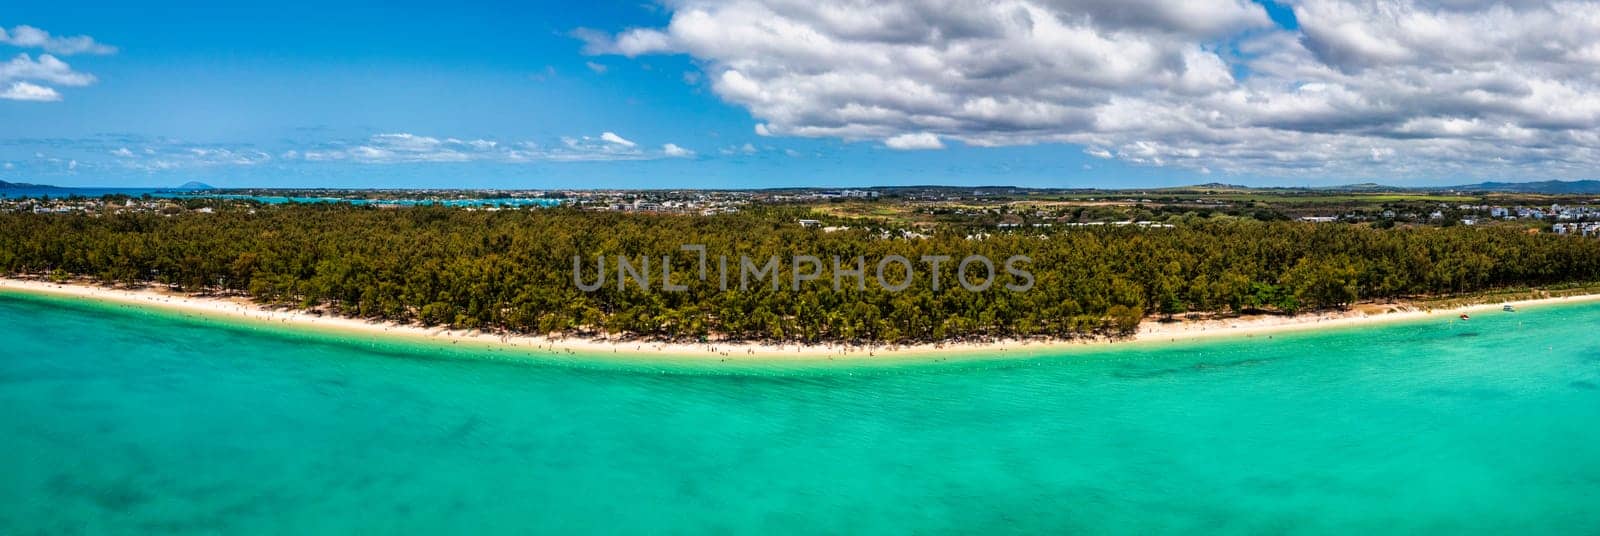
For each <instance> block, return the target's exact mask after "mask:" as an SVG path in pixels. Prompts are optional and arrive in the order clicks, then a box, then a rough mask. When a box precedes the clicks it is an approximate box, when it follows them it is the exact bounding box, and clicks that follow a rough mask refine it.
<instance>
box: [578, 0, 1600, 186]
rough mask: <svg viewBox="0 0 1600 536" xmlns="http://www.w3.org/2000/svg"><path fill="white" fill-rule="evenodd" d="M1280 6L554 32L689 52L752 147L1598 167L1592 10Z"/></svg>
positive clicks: (1293, 163)
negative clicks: (1045, 148) (800, 143)
mask: <svg viewBox="0 0 1600 536" xmlns="http://www.w3.org/2000/svg"><path fill="white" fill-rule="evenodd" d="M1289 4H1290V7H1291V8H1292V10H1293V14H1294V16H1295V18H1296V20H1297V21H1298V24H1299V28H1298V29H1295V30H1287V29H1283V28H1281V27H1278V26H1276V25H1274V24H1273V23H1272V22H1271V20H1270V19H1269V17H1268V16H1267V14H1266V11H1265V10H1264V8H1262V7H1261V6H1260V5H1258V4H1255V3H1253V2H1249V1H1246V0H997V1H976V0H972V1H967V0H894V1H883V2H865V3H864V2H859V1H855V0H810V1H806V2H797V1H794V0H678V1H674V2H669V3H668V4H667V6H668V9H670V11H671V19H670V21H669V22H668V23H666V25H665V26H662V27H643V28H629V29H624V30H622V31H620V32H618V33H615V34H604V33H600V32H594V31H584V32H577V33H575V34H574V35H577V36H578V37H579V38H582V39H583V40H584V41H585V43H586V46H585V51H586V52H588V53H590V54H616V55H623V56H629V57H633V56H640V55H646V54H686V55H689V56H691V57H693V58H694V59H695V60H696V61H697V65H698V66H699V67H700V69H701V71H702V72H704V73H705V80H706V82H707V83H708V85H709V86H710V87H711V89H712V90H713V91H714V92H715V93H716V94H717V95H718V96H719V97H720V98H722V99H723V100H725V101H728V102H730V103H733V104H735V105H738V106H741V107H743V108H745V109H747V110H749V111H750V113H751V115H752V116H754V117H755V119H756V120H757V123H756V125H755V128H756V132H757V133H758V134H760V135H763V136H769V135H770V136H799V137H818V138H838V139H843V140H849V141H865V140H883V143H884V144H885V145H886V146H889V147H891V148H897V149H910V148H936V146H937V145H942V143H940V140H943V139H952V140H957V141H961V142H962V143H965V144H968V145H975V146H991V145H1018V144H1039V143H1069V144H1076V145H1081V146H1083V147H1084V150H1085V152H1086V153H1088V154H1090V155H1092V156H1095V157H1101V158H1115V159H1119V160H1123V161H1127V162H1131V163H1135V164H1142V165H1151V166H1175V167H1181V168H1185V169H1190V170H1194V171H1200V170H1206V171H1215V172H1224V173H1243V174H1261V175H1273V176H1318V177H1343V178H1357V177H1382V178H1426V177H1461V176H1469V175H1497V176H1523V175H1538V176H1547V177H1551V176H1553V177H1564V176H1574V177H1576V176H1587V175H1592V174H1593V172H1594V170H1595V169H1596V168H1597V167H1600V2H1596V1H1588V0H1582V1H1573V0H1557V1H1553V2H1524V1H1511V2H1491V1H1479V0H1439V1H1429V0H1298V1H1295V2H1290V3H1289ZM1375 154H1376V155H1382V157H1381V158H1374V155H1375Z"/></svg>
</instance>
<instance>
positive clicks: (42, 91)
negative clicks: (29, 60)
mask: <svg viewBox="0 0 1600 536" xmlns="http://www.w3.org/2000/svg"><path fill="white" fill-rule="evenodd" d="M0 99H6V100H19V101H34V102H54V101H58V100H61V94H60V93H56V90H54V89H51V88H48V87H44V86H36V85H33V84H29V83H27V82H12V83H11V87H9V88H6V90H5V91H0Z"/></svg>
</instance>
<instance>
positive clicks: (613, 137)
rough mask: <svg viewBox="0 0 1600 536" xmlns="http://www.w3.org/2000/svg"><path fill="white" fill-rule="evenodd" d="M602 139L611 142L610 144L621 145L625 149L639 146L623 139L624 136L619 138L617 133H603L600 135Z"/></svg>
mask: <svg viewBox="0 0 1600 536" xmlns="http://www.w3.org/2000/svg"><path fill="white" fill-rule="evenodd" d="M600 139H601V140H605V141H607V142H610V143H615V144H617V145H621V146H623V147H633V146H634V145H638V144H636V143H633V142H631V141H628V140H627V139H626V138H623V137H622V136H618V135H617V134H616V133H615V132H602V133H600Z"/></svg>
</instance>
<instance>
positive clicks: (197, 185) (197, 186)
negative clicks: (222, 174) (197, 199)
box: [174, 181, 217, 190]
mask: <svg viewBox="0 0 1600 536" xmlns="http://www.w3.org/2000/svg"><path fill="white" fill-rule="evenodd" d="M215 189H217V187H215V186H212V185H210V184H206V183H203V182H200V181H189V182H186V183H183V184H182V185H180V186H178V187H177V188H174V190H215Z"/></svg>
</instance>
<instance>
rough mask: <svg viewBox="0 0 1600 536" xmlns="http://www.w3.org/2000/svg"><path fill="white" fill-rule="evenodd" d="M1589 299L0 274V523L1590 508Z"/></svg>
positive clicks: (222, 528)
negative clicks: (266, 301)
mask: <svg viewBox="0 0 1600 536" xmlns="http://www.w3.org/2000/svg"><path fill="white" fill-rule="evenodd" d="M1597 330H1600V305H1552V306H1543V307H1536V308H1532V307H1530V308H1527V309H1526V310H1524V311H1522V312H1517V313H1501V312H1493V313H1484V314H1481V315H1477V316H1476V317H1474V318H1473V319H1472V320H1471V321H1470V322H1465V323H1463V322H1459V321H1455V322H1452V321H1450V320H1449V319H1448V318H1446V317H1441V318H1438V319H1434V320H1426V321H1419V322H1411V323H1397V324H1389V325H1381V326H1372V327H1364V328H1359V329H1340V330H1333V331H1326V332H1317V333H1297V334H1283V335H1277V336H1274V337H1272V338H1270V339H1268V338H1265V337H1256V338H1251V339H1234V340H1213V341H1206V342H1195V343H1173V344H1167V345H1114V346H1110V347H1101V348H1095V349H1084V350H1073V351H1067V352H1062V353H1060V354H1059V355H1053V356H1040V357H1034V358H1030V359H1016V358H1006V359H979V360H970V359H960V360H952V361H948V362H936V363H926V362H925V363H900V364H894V365H882V364H878V365H860V364H856V365H850V364H844V365H841V364H837V363H833V364H828V365H817V364H809V365H803V364H802V365H797V364H762V365H748V364H746V365H740V366H734V367H719V366H714V365H705V364H700V365H693V364H670V363H669V364H663V363H654V364H651V363H621V362H615V361H603V360H597V359H594V358H570V357H546V358H538V357H532V358H530V357H526V356H521V357H518V356H508V355H506V354H505V353H487V352H484V351H482V350H471V349H461V348H449V347H438V346H425V345H423V344H421V343H405V342H394V343H387V344H375V343H372V342H370V341H366V342H360V343H342V342H338V341H334V340H330V339H329V338H328V336H325V335H314V334H296V332H292V331H289V330H284V329H279V330H269V329H265V328H262V327H260V326H254V327H252V326H241V325H230V324H225V323H221V322H216V321H198V320H195V319H188V318H183V317H181V315H176V314H173V313H165V312H149V311H135V310H127V309H125V308H119V307H113V306H106V305H98V304H91V303H85V302H81V301H74V300H69V299H60V298H37V297H25V296H20V295H13V294H0V534H72V533H90V534H106V533H176V534H217V533H228V534H319V533H333V534H349V533H369V534H370V533H414V534H439V533H480V534H499V533H554V534H570V533H625V534H640V533H646V534H704V533H735V534H773V533H778V534H788V533H820V534H846V533H919V534H939V533H993V532H1001V533H1073V532H1091V533H1120V534H1152V533H1171V532H1205V533H1240V534H1261V533H1304V534H1350V533H1365V534H1384V533H1418V532H1427V533H1481V534H1504V533H1518V534H1595V533H1597V532H1600V335H1597Z"/></svg>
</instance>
